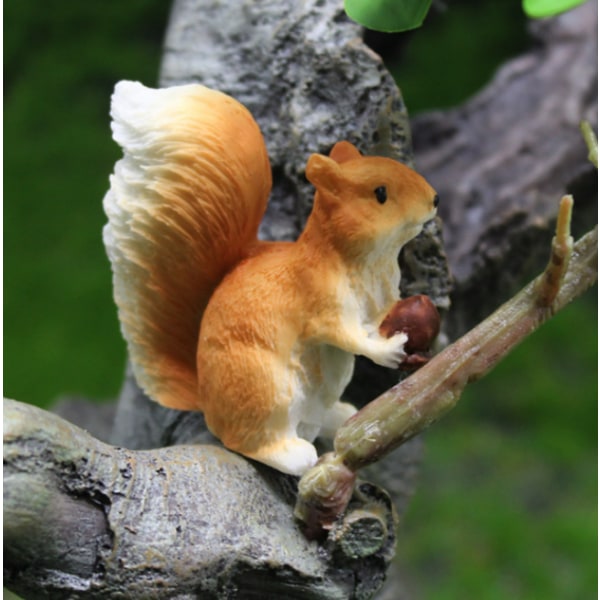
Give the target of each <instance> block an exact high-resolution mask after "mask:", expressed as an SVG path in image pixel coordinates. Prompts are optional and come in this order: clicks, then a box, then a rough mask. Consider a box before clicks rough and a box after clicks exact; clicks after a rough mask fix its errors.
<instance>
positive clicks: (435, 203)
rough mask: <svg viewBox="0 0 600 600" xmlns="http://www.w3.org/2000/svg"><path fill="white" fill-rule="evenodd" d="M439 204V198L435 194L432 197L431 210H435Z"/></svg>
mask: <svg viewBox="0 0 600 600" xmlns="http://www.w3.org/2000/svg"><path fill="white" fill-rule="evenodd" d="M439 203H440V197H439V196H438V195H437V194H436V195H435V196H434V197H433V208H437V207H438V204H439Z"/></svg>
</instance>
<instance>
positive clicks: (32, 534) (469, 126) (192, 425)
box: [4, 0, 597, 598]
mask: <svg viewBox="0 0 600 600" xmlns="http://www.w3.org/2000/svg"><path fill="white" fill-rule="evenodd" d="M596 21H597V8H596V6H595V3H588V4H587V5H584V6H582V7H581V8H580V9H578V10H576V11H573V12H571V13H568V14H567V15H564V16H563V17H560V18H559V19H553V20H551V21H548V22H546V23H544V24H540V25H537V30H536V35H537V39H538V44H537V45H536V46H535V47H534V48H532V50H531V52H529V53H528V54H527V55H525V56H523V57H521V58H519V59H517V60H515V61H511V62H510V63H509V64H508V65H507V66H506V67H504V69H503V70H501V71H500V72H499V73H498V75H497V76H496V78H495V79H494V81H493V82H492V83H491V84H490V85H489V86H488V87H487V88H486V90H484V91H483V92H482V93H481V94H480V95H478V96H477V97H476V98H474V99H473V100H472V101H471V102H470V103H468V104H467V105H465V106H464V107H463V108H460V109H456V110H454V111H446V112H444V113H436V114H431V115H425V116H422V117H420V118H418V119H417V120H416V121H415V123H414V137H415V146H416V156H417V159H416V162H417V166H418V168H419V170H420V171H421V172H423V173H424V174H425V175H426V176H427V177H428V179H430V180H431V181H432V183H433V184H434V185H435V187H436V188H437V189H438V191H439V193H440V196H441V198H442V202H441V212H442V215H443V217H444V221H445V228H446V229H445V234H444V236H445V240H446V243H447V248H448V255H449V259H450V263H451V266H452V271H453V275H454V277H455V283H456V289H455V291H454V292H453V301H454V306H453V307H452V311H451V312H450V313H449V314H447V317H446V324H445V329H446V332H447V333H449V334H450V335H451V336H452V337H454V336H455V335H458V334H459V333H462V332H463V331H464V330H465V329H466V328H467V327H468V326H469V325H470V324H472V323H473V321H474V320H478V319H479V318H480V317H481V316H483V315H484V314H487V313H489V312H490V311H491V310H492V309H493V308H495V307H496V306H497V305H498V304H500V302H501V301H502V300H504V299H505V298H506V297H508V296H510V295H511V294H512V293H513V292H514V291H515V289H516V288H517V287H518V286H519V285H520V283H521V282H522V280H523V278H524V277H526V276H527V275H530V274H531V272H532V271H533V270H536V269H539V267H540V266H542V265H543V263H544V262H545V260H546V258H547V247H548V244H547V241H548V239H549V236H550V226H551V221H552V220H553V217H554V214H555V211H556V203H557V201H558V198H559V197H560V195H561V193H562V191H563V190H564V188H565V186H566V185H571V186H576V187H577V188H578V189H577V193H576V203H577V204H576V209H575V215H576V216H579V217H581V219H582V220H583V221H588V220H592V219H595V218H596V216H595V215H594V212H593V209H592V208H591V203H589V202H588V200H589V199H590V198H594V201H595V198H596V193H595V191H594V190H592V191H590V189H589V185H588V184H589V174H590V172H591V170H590V169H589V168H588V167H587V165H586V160H585V153H586V151H585V148H584V146H583V144H582V142H581V141H580V137H579V134H578V132H577V130H576V125H577V120H578V119H579V118H581V117H585V118H588V119H590V120H591V121H592V123H593V124H594V125H595V124H596V123H597V119H596V116H595V112H594V111H595V104H596V101H597V96H596V95H595V89H596V66H595V60H596V50H595V47H596V46H595V44H596V42H595V40H596V36H595V33H594V32H595V24H596ZM360 34H361V31H360V28H359V27H358V26H356V25H355V24H353V23H351V22H350V21H348V20H347V19H346V18H345V17H344V15H343V13H342V8H341V3H340V2H337V1H333V0H328V1H326V2H317V1H316V0H314V1H310V2H303V3H297V2H291V1H290V2H287V3H286V2H275V1H274V0H272V1H267V0H263V1H261V2H259V3H257V2H249V1H247V2H233V1H232V2H220V3H215V2H208V1H206V2H202V1H201V0H176V2H175V4H174V6H173V12H172V17H171V22H170V24H169V28H168V31H167V36H166V47H165V54H164V61H163V65H162V71H161V84H162V85H173V84H176V83H185V82H190V81H198V82H202V83H204V84H206V85H209V86H212V87H215V88H218V89H221V90H223V91H225V92H228V93H230V94H232V95H234V96H235V97H237V98H238V99H239V100H241V101H242V102H243V103H245V104H246V105H247V106H248V108H249V109H250V110H251V111H252V112H253V114H255V116H256V118H257V120H258V121H259V123H260V125H261V127H262V129H263V132H264V134H265V138H266V141H267V145H268V149H269V154H270V158H271V161H272V164H273V173H274V190H273V197H272V201H271V204H270V208H269V211H268V214H267V216H266V219H265V222H264V224H263V227H262V230H261V231H262V236H263V237H264V238H269V239H291V238H293V237H295V236H296V235H297V233H298V232H299V230H300V228H301V225H302V223H303V221H304V219H305V217H306V214H307V212H308V210H309V206H310V197H311V192H310V189H309V187H308V184H307V182H306V181H305V180H304V177H303V171H304V165H305V162H306V159H307V157H308V155H309V154H310V153H311V152H315V151H319V152H327V151H328V149H329V147H330V146H331V145H332V144H333V143H334V142H335V141H338V140H339V139H349V140H350V141H352V142H354V143H356V144H357V145H358V146H359V148H361V150H363V151H364V152H365V153H385V154H389V155H391V156H394V157H396V158H399V159H401V160H405V161H407V162H410V161H411V160H412V154H411V149H410V144H409V137H410V136H409V124H408V119H407V115H406V111H405V108H404V105H403V102H402V98H401V95H400V93H399V91H398V89H397V88H396V86H395V84H394V82H393V81H392V79H391V77H390V76H389V74H388V73H387V71H386V69H385V67H384V66H383V64H382V62H381V60H380V59H379V58H378V57H377V56H376V55H374V54H373V53H372V52H371V51H370V50H369V49H368V48H367V47H366V46H365V45H364V44H363V43H362V42H361V40H360ZM107 134H108V132H107ZM592 187H593V186H592ZM577 228H578V223H577V222H576V223H575V227H574V230H575V231H574V233H575V234H576V235H578V233H579V232H578V231H577ZM542 239H543V242H544V243H542V244H538V242H540V241H542ZM538 247H540V248H542V250H541V252H540V253H539V256H538V253H537V250H536V249H537V248H538ZM401 265H402V268H403V283H402V286H403V292H404V294H413V293H425V294H428V295H429V296H431V297H432V299H433V300H434V302H435V303H436V305H437V306H438V307H439V308H440V309H442V310H443V311H444V312H447V311H448V308H449V305H450V303H449V293H450V280H449V276H448V270H447V267H446V260H445V255H444V251H443V250H442V243H441V236H440V223H439V221H438V222H435V223H433V224H432V225H431V226H430V227H428V228H427V231H426V232H425V233H424V234H423V235H422V236H420V237H419V238H418V239H417V240H415V242H414V243H413V244H411V245H410V246H409V247H407V248H406V250H405V252H403V255H402V258H401ZM396 380H397V375H395V374H393V373H389V372H387V371H383V370H380V369H376V368H374V367H372V366H370V365H367V364H366V363H363V362H360V363H359V365H358V368H357V374H356V377H355V379H354V381H353V382H352V384H351V388H350V390H349V397H350V399H351V400H352V401H353V402H355V403H356V404H357V405H359V406H362V405H364V404H365V403H366V402H367V401H369V400H371V399H372V398H374V397H375V396H377V395H378V394H379V393H380V392H381V391H383V390H384V389H386V388H388V387H389V386H390V385H392V384H393V383H395V382H396ZM63 410H65V411H66V410H67V409H66V408H64V407H63ZM92 423H93V426H95V425H98V424H99V423H98V422H94V421H93V417H92ZM81 424H82V425H84V426H85V425H86V423H84V422H81ZM94 433H97V434H98V435H99V436H100V437H101V438H102V439H104V440H105V441H110V442H111V443H112V444H113V445H107V444H102V443H101V442H99V441H98V440H96V439H94V438H93V437H91V436H89V435H87V434H85V433H84V432H82V431H81V430H79V429H77V428H76V427H74V426H73V425H70V424H68V423H66V422H65V421H62V420H60V419H57V418H56V417H54V416H52V415H49V414H48V413H44V412H42V411H38V410H37V409H34V408H32V407H26V406H24V405H20V404H18V403H13V402H8V403H6V404H5V460H6V461H7V463H6V466H5V485H4V489H5V582H6V583H7V584H8V585H9V586H11V587H13V588H14V589H15V590H16V591H19V592H20V593H22V594H23V595H24V596H25V597H31V598H43V597H48V598H67V597H69V598H88V597H114V598H136V597H137V598H142V597H143V598H151V597H160V598H168V597H172V598H193V597H199V596H200V597H203V598H210V597H227V598H236V597H239V598H245V597H250V598H251V597H260V598H268V597H280V596H281V595H283V594H285V595H288V596H290V597H292V598H294V597H299V598H300V597H301V598H311V597H314V598H317V597H319V598H338V597H340V598H342V597H343V598H349V597H360V598H363V597H364V598H366V597H370V596H371V595H372V594H374V593H375V590H376V589H377V587H378V586H379V585H380V584H381V582H382V580H383V577H384V575H385V573H386V571H387V569H388V567H389V563H390V559H391V556H392V554H393V546H394V525H393V522H394V516H393V515H394V511H393V509H392V507H391V504H390V503H389V500H388V499H387V496H386V495H385V494H384V493H383V492H381V490H378V489H377V488H375V487H371V486H365V487H364V488H363V489H362V491H361V492H359V493H358V494H357V496H356V498H355V500H354V503H355V504H354V505H353V506H352V510H351V511H349V513H348V515H346V518H345V520H344V521H341V522H340V523H339V524H338V525H337V526H336V528H335V529H334V530H333V531H332V532H331V533H330V535H329V536H328V538H327V540H325V541H322V542H320V543H319V544H317V543H316V542H311V543H308V542H306V540H305V539H304V538H303V536H302V535H301V532H300V530H299V529H298V525H297V524H296V523H295V522H294V521H293V519H292V517H291V514H292V507H293V503H294V501H293V497H294V493H295V491H294V481H293V480H290V478H288V477H286V476H283V475H281V474H278V473H274V472H272V471H270V470H269V469H267V468H266V467H262V466H260V465H256V464H254V463H252V462H249V461H247V460H245V459H243V458H241V457H238V456H237V455H233V454H231V453H229V452H227V451H225V450H223V449H222V448H221V447H220V446H218V444H217V442H216V441H215V440H214V438H212V436H211V435H210V434H209V433H208V432H207V431H206V429H205V428H204V426H203V421H202V416H201V415H199V414H192V413H181V412H178V411H171V410H168V409H165V408H163V407H160V406H158V405H156V404H154V403H152V402H150V401H149V400H148V399H147V398H146V397H145V396H144V394H143V393H142V392H141V391H140V390H139V388H137V386H136V385H135V382H134V381H133V379H132V378H131V376H130V375H128V376H127V378H126V381H125V384H124V387H123V390H122V393H121V398H120V400H119V404H118V408H117V414H116V419H115V426H114V428H113V430H112V433H111V434H110V435H109V434H108V432H106V430H104V431H101V430H100V428H98V430H97V431H94ZM192 443H193V444H196V445H194V446H191V445H189V444H192ZM215 444H216V445H215ZM121 447H124V448H127V450H125V449H124V448H121ZM419 449H420V443H419V442H418V440H417V441H416V442H415V441H413V442H411V443H410V444H407V445H405V446H403V447H401V448H400V449H398V450H397V451H396V452H395V454H394V455H393V456H392V458H391V459H388V460H386V461H383V463H382V464H381V465H378V469H377V477H379V480H378V481H381V482H384V485H385V486H386V487H387V488H388V489H389V490H390V492H391V493H392V496H393V498H394V503H396V505H397V506H398V507H399V509H400V511H402V510H403V509H404V507H405V506H406V503H407V501H408V498H409V497H410V494H411V493H412V490H413V489H414V481H415V477H416V470H417V465H418V461H419ZM361 511H362V512H361ZM365 511H366V512H365ZM74 522H76V523H77V527H74V526H73V523H74ZM356 523H358V525H356ZM178 527H179V528H180V530H178ZM286 548H287V552H286ZM362 549H364V550H362ZM361 553H364V554H361ZM394 579H396V580H395V582H394V584H395V586H396V585H400V579H401V578H394ZM269 594H271V596H269ZM387 597H390V598H398V597H400V591H399V590H398V589H397V587H394V589H389V590H388V596H387Z"/></svg>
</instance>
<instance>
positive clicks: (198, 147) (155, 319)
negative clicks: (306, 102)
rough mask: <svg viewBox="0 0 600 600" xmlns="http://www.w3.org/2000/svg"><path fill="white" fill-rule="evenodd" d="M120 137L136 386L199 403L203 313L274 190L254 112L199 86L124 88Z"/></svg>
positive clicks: (127, 304)
mask: <svg viewBox="0 0 600 600" xmlns="http://www.w3.org/2000/svg"><path fill="white" fill-rule="evenodd" d="M111 116H112V119H113V121H112V130H113V137H114V139H115V140H116V141H117V142H118V144H119V145H120V146H121V147H122V148H123V152H124V156H123V158H122V159H121V160H119V162H117V164H116V165H115V171H114V174H113V175H112V176H111V178H110V190H109V191H108V193H107V194H106V196H105V198H104V210H105V212H106V215H107V216H108V224H107V225H106V226H105V228H104V244H105V246H106V249H107V252H108V256H109V258H110V262H111V265H112V270H113V285H114V296H115V301H116V303H117V306H118V309H119V320H120V322H121V329H122V332H123V335H124V337H125V339H126V341H127V345H128V350H129V355H130V359H131V362H132V366H133V370H134V373H135V376H136V379H137V381H138V384H139V385H140V386H141V387H142V388H143V389H144V391H145V392H146V393H147V394H148V395H149V396H150V397H151V398H153V399H154V400H156V401H158V402H160V403H161V404H163V405H165V406H169V407H171V408H178V409H182V410H192V409H197V408H199V405H198V398H197V395H198V394H197V377H196V347H197V342H198V332H199V327H200V319H201V317H202V313H203V311H204V309H205V307H206V305H207V303H208V300H209V298H210V296H211V294H212V292H213V291H214V289H215V288H216V286H217V285H218V284H219V282H220V281H221V280H222V278H223V277H224V275H225V274H226V273H227V271H228V270H229V269H231V267H233V266H234V265H235V264H236V263H237V262H238V261H239V260H241V258H243V256H244V254H245V252H246V251H247V249H248V248H249V247H250V246H251V245H252V244H253V242H254V241H255V240H256V236H257V232H258V226H259V224H260V221H261V219H262V216H263V213H264V211H265V208H266V204H267V199H268V195H269V192H270V189H271V170H270V167H269V159H268V155H267V151H266V148H265V144H264V140H263V138H262V135H261V133H260V130H259V128H258V125H257V124H256V122H255V121H254V119H253V118H252V116H251V115H250V113H249V112H248V111H247V110H246V109H245V108H244V107H243V106H242V105H241V104H239V103H238V102H237V101H235V100H234V99H233V98H230V97H229V96H226V95H225V94H222V93H220V92H217V91H214V90H210V89H208V88H206V87H203V86H200V85H186V86H180V87H174V88H167V89H158V90H155V89H149V88H146V87H144V86H143V85H141V84H140V83H134V82H129V81H122V82H120V83H118V84H117V86H116V88H115V92H114V95H113V97H112V106H111Z"/></svg>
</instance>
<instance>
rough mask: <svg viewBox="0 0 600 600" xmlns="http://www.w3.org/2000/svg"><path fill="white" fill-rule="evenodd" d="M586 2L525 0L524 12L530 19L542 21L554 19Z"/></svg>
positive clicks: (582, 0) (575, 0)
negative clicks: (545, 18) (548, 18)
mask: <svg viewBox="0 0 600 600" xmlns="http://www.w3.org/2000/svg"><path fill="white" fill-rule="evenodd" d="M585 1H586V0H523V10H524V11H525V14H526V15H527V16H528V17H532V18H534V19H542V18H544V17H553V16H554V15H558V14H560V13H562V12H565V11H567V10H570V9H571V8H575V7H576V6H579V5H580V4H583V3H584V2H585Z"/></svg>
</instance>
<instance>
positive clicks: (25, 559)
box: [4, 400, 395, 599]
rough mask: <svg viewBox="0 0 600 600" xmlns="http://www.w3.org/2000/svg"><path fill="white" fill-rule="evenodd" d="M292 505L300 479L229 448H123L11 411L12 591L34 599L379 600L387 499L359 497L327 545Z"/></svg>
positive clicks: (22, 409) (47, 418) (387, 538)
mask: <svg viewBox="0 0 600 600" xmlns="http://www.w3.org/2000/svg"><path fill="white" fill-rule="evenodd" d="M241 499H243V501H242V500H241ZM294 499H295V480H294V479H293V478H290V477H287V476H283V475H282V474H280V473H277V472H276V471H273V470H271V469H268V468H267V467H264V466H262V465H259V464H255V463H252V462H249V461H247V460H246V459H244V458H242V457H240V456H238V455H236V454H233V453H231V452H228V451H227V450H224V449H223V448H219V447H216V446H204V445H195V446H176V447H171V448H162V449H157V450H150V451H131V450H125V449H122V448H115V447H113V446H109V445H107V444H104V443H102V442H99V441H98V440H96V439H95V438H93V437H92V436H90V435H88V434H87V433H86V432H84V431H83V430H81V429H79V428H78V427H76V426H74V425H71V424H70V423H68V422H66V421H64V420H63V419H61V418H60V417H58V416H56V415H52V414H50V413H47V412H45V411H42V410H40V409H38V408H35V407H33V406H30V405H26V404H22V403H19V402H15V401H13V400H5V401H4V578H5V579H4V582H5V585H7V586H8V587H9V588H10V589H12V590H14V591H16V592H17V593H19V594H21V595H23V596H24V597H25V598H40V597H44V598H109V597H125V598H172V597H177V598H190V599H191V598H197V597H202V598H225V597H237V598H249V597H255V596H256V597H260V598H280V597H284V596H287V597H290V598H315V599H316V598H348V597H355V596H361V595H362V597H368V596H371V595H373V593H374V592H375V590H376V589H377V588H378V587H379V585H380V584H381V578H382V573H384V572H385V569H386V567H387V565H388V564H389V561H390V560H391V558H392V556H393V553H394V543H395V516H394V515H395V513H394V510H393V508H392V505H391V503H390V500H389V498H388V496H387V495H386V494H385V493H384V492H382V491H380V490H378V489H377V488H376V487H374V486H371V485H367V484H364V485H363V486H361V487H359V488H358V490H357V493H356V495H355V499H354V500H353V504H352V507H351V509H350V510H349V511H348V514H347V517H346V518H345V519H344V520H343V521H340V523H339V527H337V528H336V529H335V530H333V531H332V532H331V535H330V537H329V538H328V540H327V541H326V543H325V544H324V545H323V546H321V547H319V546H317V545H316V544H311V543H309V542H308V541H307V540H306V539H305V538H304V536H303V535H302V534H301V532H300V531H299V529H298V528H297V526H296V524H295V523H294V520H293V518H292V507H293V502H294Z"/></svg>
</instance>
